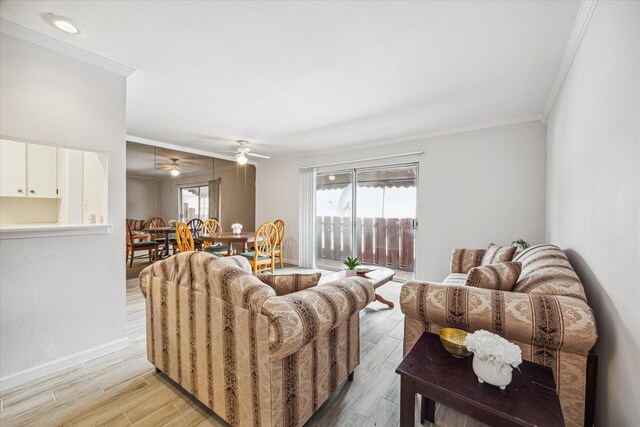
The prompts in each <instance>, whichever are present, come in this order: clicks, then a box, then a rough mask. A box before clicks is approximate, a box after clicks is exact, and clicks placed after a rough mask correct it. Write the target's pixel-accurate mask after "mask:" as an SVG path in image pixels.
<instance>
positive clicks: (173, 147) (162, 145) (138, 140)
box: [127, 135, 256, 166]
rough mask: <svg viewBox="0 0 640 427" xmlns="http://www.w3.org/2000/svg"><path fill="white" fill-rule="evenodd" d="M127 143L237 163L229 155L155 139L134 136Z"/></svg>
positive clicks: (233, 157) (249, 162) (250, 163)
mask: <svg viewBox="0 0 640 427" xmlns="http://www.w3.org/2000/svg"><path fill="white" fill-rule="evenodd" d="M127 141H129V142H135V143H138V144H144V145H151V146H153V147H159V148H166V149H167V150H175V151H182V152H185V153H191V154H198V155H200V156H207V157H215V158H216V159H222V160H229V161H232V162H235V161H236V158H235V156H229V155H228V154H220V153H216V152H214V151H207V150H201V149H199V148H191V147H186V146H184V145H178V144H171V143H168V142H162V141H156V140H154V139H147V138H141V137H139V136H134V135H127ZM247 164H249V165H254V166H255V165H256V162H255V161H254V160H249V161H248V162H247Z"/></svg>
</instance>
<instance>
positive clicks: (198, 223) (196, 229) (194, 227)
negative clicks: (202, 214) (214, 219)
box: [187, 218, 203, 239]
mask: <svg viewBox="0 0 640 427" xmlns="http://www.w3.org/2000/svg"><path fill="white" fill-rule="evenodd" d="M202 224H203V222H202V220H201V219H199V218H194V219H192V220H191V221H189V222H188V223H187V227H189V230H190V231H191V235H192V236H193V238H194V239H197V238H198V237H200V232H201V230H202Z"/></svg>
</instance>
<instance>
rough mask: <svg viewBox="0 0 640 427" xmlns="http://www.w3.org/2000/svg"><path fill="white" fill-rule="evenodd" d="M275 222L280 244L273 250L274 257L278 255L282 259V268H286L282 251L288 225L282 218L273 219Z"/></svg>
mask: <svg viewBox="0 0 640 427" xmlns="http://www.w3.org/2000/svg"><path fill="white" fill-rule="evenodd" d="M273 223H274V224H275V226H276V229H277V230H278V244H277V245H276V248H275V249H274V251H273V256H274V257H278V258H279V259H280V268H284V261H283V260H282V252H283V251H284V247H283V244H284V231H285V228H286V225H285V223H284V221H283V220H281V219H276V220H275V221H273Z"/></svg>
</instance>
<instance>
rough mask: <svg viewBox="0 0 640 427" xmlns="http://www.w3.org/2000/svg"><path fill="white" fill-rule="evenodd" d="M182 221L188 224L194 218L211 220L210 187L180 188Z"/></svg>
mask: <svg viewBox="0 0 640 427" xmlns="http://www.w3.org/2000/svg"><path fill="white" fill-rule="evenodd" d="M179 209H180V220H181V221H184V222H188V221H190V220H192V219H194V218H198V219H201V220H205V219H207V218H209V186H208V185H199V186H195V187H182V188H180V207H179Z"/></svg>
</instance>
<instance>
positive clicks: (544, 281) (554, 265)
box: [513, 245, 587, 302]
mask: <svg viewBox="0 0 640 427" xmlns="http://www.w3.org/2000/svg"><path fill="white" fill-rule="evenodd" d="M514 261H517V262H520V263H521V264H522V272H521V273H520V278H519V279H518V283H516V287H515V288H514V289H513V291H514V292H524V293H528V294H546V295H564V296H570V297H574V298H580V299H581V300H583V301H585V302H586V301H587V297H586V296H585V294H584V288H583V287H582V282H580V279H579V278H578V275H577V274H576V272H575V271H574V270H573V267H571V264H570V263H569V260H568V259H567V256H566V255H565V253H564V252H563V251H562V249H560V248H559V247H557V246H554V245H537V246H531V247H530V248H527V249H525V250H524V251H522V252H520V253H519V254H518V255H517V256H516V257H515V258H514Z"/></svg>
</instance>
